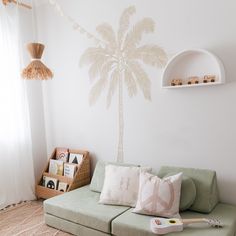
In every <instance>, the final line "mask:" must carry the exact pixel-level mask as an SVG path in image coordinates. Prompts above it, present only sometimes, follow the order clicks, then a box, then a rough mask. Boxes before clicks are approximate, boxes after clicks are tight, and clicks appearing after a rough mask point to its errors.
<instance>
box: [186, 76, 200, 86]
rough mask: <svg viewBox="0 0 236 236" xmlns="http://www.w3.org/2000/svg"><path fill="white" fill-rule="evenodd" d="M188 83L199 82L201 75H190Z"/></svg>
mask: <svg viewBox="0 0 236 236" xmlns="http://www.w3.org/2000/svg"><path fill="white" fill-rule="evenodd" d="M188 84H199V77H198V76H191V77H189V78H188Z"/></svg>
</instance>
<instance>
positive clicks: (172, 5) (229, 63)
mask: <svg viewBox="0 0 236 236" xmlns="http://www.w3.org/2000/svg"><path fill="white" fill-rule="evenodd" d="M58 2H59V3H60V4H61V6H62V8H63V9H64V10H65V12H66V13H68V14H69V15H70V16H71V17H73V18H75V19H76V20H77V21H78V22H79V23H80V24H81V25H83V26H84V27H85V28H86V29H87V30H88V31H90V32H91V33H93V34H96V31H95V28H96V26H97V25H98V24H100V23H103V22H109V23H110V24H111V25H113V26H114V27H115V28H116V29H117V25H118V20H119V17H120V14H121V13H122V11H123V10H124V9H125V8H126V7H128V6H129V5H135V6H136V10H137V13H136V15H135V16H134V17H133V18H132V19H133V22H136V21H137V20H138V19H142V18H143V17H145V16H148V17H151V18H153V19H154V20H155V22H156V31H155V34H150V35H147V36H145V37H144V40H143V42H144V43H149V44H150V43H155V44H159V45H161V46H163V47H164V48H165V50H166V51H167V52H168V53H169V54H173V53H176V52H179V51H180V50H183V49H185V48H192V47H197V48H205V49H208V50H210V51H212V52H214V53H215V54H216V55H217V56H219V57H220V58H221V59H222V61H223V63H224V65H225V69H226V76H227V77H226V80H227V83H226V84H225V85H221V86H212V87H199V88H187V89H176V90H173V89H172V90H164V89H161V72H162V71H161V70H157V69H154V68H152V67H145V70H146V71H147V72H148V75H149V77H150V79H151V81H152V91H151V92H152V101H151V102H149V101H146V100H145V99H144V98H143V96H142V94H141V93H139V94H138V95H137V97H135V98H132V99H130V98H129V97H128V96H127V91H125V93H124V101H125V104H124V112H125V136H124V153H125V162H131V163H140V164H143V165H149V166H152V167H154V168H155V169H158V168H159V167H160V166H162V165H176V166H186V167H197V168H198V167H199V168H209V169H214V170H216V171H217V175H218V182H219V188H220V195H221V199H222V201H224V202H229V203H235V204H236V188H235V187H234V186H235V185H236V171H235V166H236V158H235V154H236V143H235V141H236V122H235V121H236V106H235V104H234V103H235V101H236V83H235V81H236V67H235V59H236V31H235V29H236V28H235V27H236V23H235V22H236V16H235V9H236V2H235V1H234V0H228V1H224V0H208V1H205V0H198V1H196V0H178V1H173V0H165V1H162V0H147V1H140V0H139V1H138V0H120V1H115V0H100V1H94V0H86V1H82V0H71V1H62V0H58ZM38 13H39V39H40V40H41V41H43V42H45V44H46V49H45V57H44V59H45V61H46V63H47V64H48V66H49V67H50V68H52V69H53V70H54V74H55V76H54V79H53V80H52V81H47V82H46V83H44V84H43V99H44V109H45V110H44V112H45V119H46V124H45V125H46V135H47V147H48V154H49V153H51V151H52V150H53V148H54V147H56V146H65V147H73V148H82V149H88V150H89V151H90V152H91V153H92V157H93V159H102V160H109V161H115V159H116V148H117V143H118V107H117V102H118V101H117V94H116V95H115V97H114V99H113V101H112V105H111V107H110V109H109V110H107V109H106V100H105V98H106V92H107V91H106V92H105V93H104V94H103V95H102V97H101V98H100V99H99V101H98V102H97V104H96V105H95V106H93V107H90V106H89V104H88V95H89V91H90V89H91V84H90V82H89V78H88V70H87V67H83V68H80V67H79V66H78V64H79V59H80V56H81V55H82V53H83V52H84V50H85V49H86V48H88V47H91V46H95V45H94V43H93V41H90V40H88V39H87V38H86V37H85V36H84V35H81V34H80V33H79V32H77V31H75V30H73V29H72V27H71V25H70V24H69V23H68V22H67V21H66V20H65V19H64V18H62V17H60V16H59V15H58V14H57V13H56V11H55V10H53V8H52V7H51V6H49V5H41V6H39V7H38Z"/></svg>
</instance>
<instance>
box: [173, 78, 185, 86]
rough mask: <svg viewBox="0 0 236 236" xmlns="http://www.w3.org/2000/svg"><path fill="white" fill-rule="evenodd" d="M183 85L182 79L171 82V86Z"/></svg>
mask: <svg viewBox="0 0 236 236" xmlns="http://www.w3.org/2000/svg"><path fill="white" fill-rule="evenodd" d="M182 84H183V80H182V79H172V80H171V86H176V85H182Z"/></svg>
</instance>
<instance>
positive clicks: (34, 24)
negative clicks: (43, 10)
mask: <svg viewBox="0 0 236 236" xmlns="http://www.w3.org/2000/svg"><path fill="white" fill-rule="evenodd" d="M31 5H32V13H31V17H32V32H33V42H37V41H38V25H37V23H38V21H37V12H36V5H35V1H34V0H31Z"/></svg>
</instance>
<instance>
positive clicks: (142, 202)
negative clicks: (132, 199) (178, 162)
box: [133, 172, 182, 217]
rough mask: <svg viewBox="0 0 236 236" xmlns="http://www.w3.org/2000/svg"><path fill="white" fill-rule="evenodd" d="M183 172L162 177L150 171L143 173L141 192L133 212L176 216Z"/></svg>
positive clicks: (140, 184)
mask: <svg viewBox="0 0 236 236" xmlns="http://www.w3.org/2000/svg"><path fill="white" fill-rule="evenodd" d="M181 182H182V173H179V174H176V175H173V176H169V177H166V178H164V179H160V178H159V177H158V176H155V175H151V174H149V173H143V172H142V173H141V174H140V181H139V194H138V200H137V204H136V207H135V209H134V210H133V212H135V213H140V214H145V215H154V216H163V217H176V215H178V213H179V203H180V191H181Z"/></svg>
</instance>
